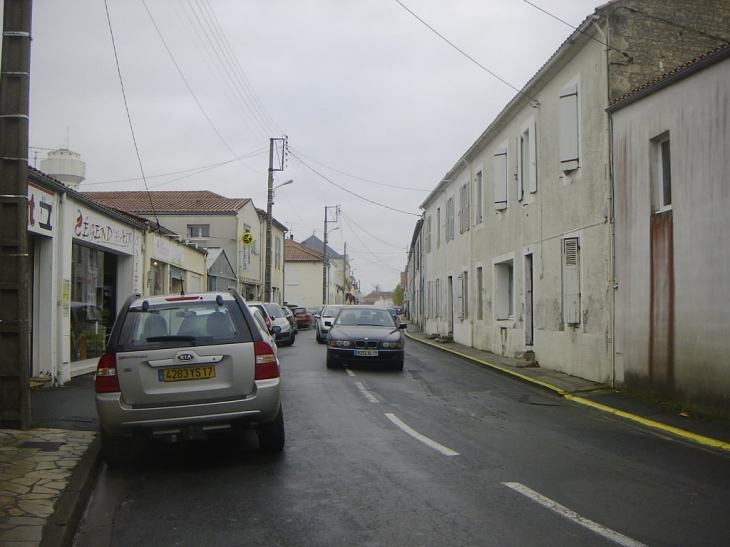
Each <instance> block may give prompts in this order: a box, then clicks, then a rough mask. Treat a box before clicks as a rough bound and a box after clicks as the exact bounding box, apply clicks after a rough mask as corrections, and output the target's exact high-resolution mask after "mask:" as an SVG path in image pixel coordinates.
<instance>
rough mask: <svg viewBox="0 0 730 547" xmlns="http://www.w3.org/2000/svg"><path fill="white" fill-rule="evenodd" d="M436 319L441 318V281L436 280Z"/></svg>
mask: <svg viewBox="0 0 730 547" xmlns="http://www.w3.org/2000/svg"><path fill="white" fill-rule="evenodd" d="M434 292H435V294H434V297H433V300H434V317H440V316H441V280H440V279H437V280H436V287H435V289H434Z"/></svg>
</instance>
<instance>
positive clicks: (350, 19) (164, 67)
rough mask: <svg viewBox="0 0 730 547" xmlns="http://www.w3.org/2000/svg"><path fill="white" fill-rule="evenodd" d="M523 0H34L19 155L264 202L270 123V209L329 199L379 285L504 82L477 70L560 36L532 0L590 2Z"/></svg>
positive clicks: (339, 230) (303, 233)
mask: <svg viewBox="0 0 730 547" xmlns="http://www.w3.org/2000/svg"><path fill="white" fill-rule="evenodd" d="M531 3H532V4H534V6H533V5H531V4H530V3H528V2H526V1H524V0H401V1H400V2H399V1H397V0H107V1H106V4H105V1H104V0H34V2H33V4H34V6H33V30H32V34H33V42H32V46H31V47H32V50H31V59H32V60H31V121H30V146H31V147H32V148H31V151H30V164H31V165H32V166H36V167H38V168H40V160H41V159H43V158H45V154H46V151H47V149H56V148H69V149H71V150H73V151H75V152H78V153H79V154H81V159H82V160H83V161H84V162H86V174H87V179H86V181H85V182H84V183H83V184H82V186H81V191H85V190H86V191H110V190H144V189H145V186H146V187H147V188H149V189H150V190H202V189H206V190H211V191H213V192H216V193H218V194H221V195H223V196H226V197H230V198H238V197H247V198H252V199H253V201H254V203H255V205H256V206H257V207H259V208H261V209H266V196H267V194H266V189H267V170H268V166H269V139H270V138H280V137H282V136H283V135H287V136H288V143H289V149H290V153H289V155H288V158H287V163H286V168H285V170H284V171H282V172H277V173H276V174H275V185H276V184H280V183H282V182H285V181H287V180H289V179H294V183H293V184H290V185H287V186H285V187H283V188H280V189H279V190H278V191H277V192H276V200H275V205H274V208H273V211H274V217H275V218H276V219H277V220H279V221H280V222H282V223H283V224H285V225H286V226H287V227H288V228H289V230H290V234H293V236H294V239H295V240H296V241H302V240H304V239H306V238H307V237H309V236H310V235H312V234H315V235H316V236H317V237H319V238H320V239H322V238H323V228H324V218H325V208H326V207H334V206H337V205H339V206H340V211H341V213H340V216H339V220H338V222H337V223H334V222H333V223H329V224H328V239H329V241H330V246H331V247H333V248H334V249H335V250H337V251H338V252H341V253H342V252H344V250H345V244H346V245H347V252H348V254H349V255H350V257H351V259H352V265H353V268H354V269H355V276H356V277H357V278H358V279H359V280H360V281H361V289H362V291H363V293H366V294H367V293H368V292H370V291H371V290H372V289H373V288H374V287H375V286H376V285H377V286H379V287H380V288H381V289H382V290H392V289H394V288H395V286H396V285H397V284H398V282H399V273H400V271H402V270H403V269H404V268H405V265H406V258H407V254H406V252H407V248H408V246H409V244H410V241H411V238H412V235H413V230H414V227H415V223H416V221H417V220H418V218H419V216H420V214H421V210H420V209H419V206H420V204H421V203H423V201H424V200H425V198H426V197H427V196H428V194H429V192H430V191H431V190H433V189H434V188H435V187H436V185H437V184H438V183H439V181H440V180H441V178H442V177H443V176H444V175H445V173H446V172H447V171H449V170H450V169H451V167H453V165H454V164H455V163H456V162H457V161H458V160H459V158H460V157H461V155H462V154H463V153H464V152H465V151H466V150H467V148H468V147H469V146H471V145H472V144H473V143H474V141H475V140H476V139H477V138H478V136H479V135H480V134H481V133H482V131H483V130H484V129H486V127H487V126H488V125H489V123H490V122H491V121H492V120H493V119H494V118H495V117H496V115H497V114H498V113H499V112H500V111H501V110H502V108H503V107H504V106H505V105H506V104H507V103H508V102H509V101H510V100H511V99H512V98H513V96H514V95H515V93H516V91H515V90H514V89H513V88H512V87H510V86H508V85H506V84H505V83H503V82H502V81H500V80H499V79H497V78H495V77H494V76H493V75H492V74H490V73H489V72H493V73H494V74H496V75H497V76H499V78H501V79H503V80H505V81H506V82H508V83H509V84H511V86H514V87H516V88H522V86H524V84H525V83H526V82H527V81H528V80H529V79H530V78H531V77H532V76H533V75H534V74H535V73H536V72H537V71H538V70H539V68H540V67H541V66H542V65H543V64H544V63H545V62H546V61H547V60H548V58H549V57H550V56H551V55H552V54H553V53H554V52H555V51H556V50H557V49H558V47H559V46H560V44H561V43H563V42H564V41H565V40H566V39H567V37H568V36H569V35H570V33H571V28H570V27H568V26H567V25H566V24H564V23H562V22H560V21H558V20H556V19H555V18H553V17H551V16H550V15H548V14H546V13H544V12H543V11H540V10H539V9H537V8H536V7H535V6H538V7H539V8H541V9H542V10H545V11H547V12H549V13H551V14H552V15H554V16H555V17H557V18H559V19H562V20H563V21H565V22H567V23H569V24H570V25H572V26H573V27H575V26H577V25H579V24H580V23H581V22H582V21H583V20H584V19H585V18H586V17H587V16H588V15H589V14H591V13H592V12H593V10H594V8H595V7H596V6H598V5H600V4H602V3H603V2H600V1H597V0H531ZM107 7H108V16H109V19H108V18H107V9H106V8H107ZM406 8H407V9H406ZM408 10H410V12H409V11H408ZM411 12H412V13H411ZM414 14H415V15H414ZM0 15H1V14H0ZM416 16H417V17H416ZM419 19H420V20H419ZM110 22H111V28H110ZM424 23H425V24H424ZM427 25H428V26H427ZM429 27H431V28H429ZM439 35H440V36H439ZM112 37H113V40H112ZM446 40H448V42H450V43H451V44H453V45H450V44H449V43H448V42H447V41H446ZM454 46H455V47H454ZM456 48H458V49H459V50H461V52H459V51H458V50H457V49H456ZM115 50H116V56H117V59H118V63H119V70H120V72H121V83H120V77H119V74H118V71H117V60H115ZM462 52H463V53H462ZM464 54H466V55H468V57H471V60H470V59H469V58H468V57H467V56H465V55H464ZM477 63H478V64H477ZM479 65H481V66H479ZM485 69H488V71H489V72H488V71H487V70H485ZM122 84H123V88H124V93H122ZM125 96H126V106H125ZM130 120H131V124H130ZM135 142H136V148H135ZM138 157H139V159H138ZM142 173H144V176H145V178H146V181H145V178H143V177H142ZM211 235H214V234H211Z"/></svg>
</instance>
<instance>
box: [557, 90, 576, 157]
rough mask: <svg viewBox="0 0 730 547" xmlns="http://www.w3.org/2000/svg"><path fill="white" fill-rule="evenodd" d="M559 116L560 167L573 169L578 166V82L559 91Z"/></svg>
mask: <svg viewBox="0 0 730 547" xmlns="http://www.w3.org/2000/svg"><path fill="white" fill-rule="evenodd" d="M559 117H560V120H559V130H560V169H562V170H563V171H573V170H574V169H578V166H579V146H580V125H579V123H578V84H575V85H571V86H568V87H566V88H565V89H563V90H562V91H561V92H560V106H559Z"/></svg>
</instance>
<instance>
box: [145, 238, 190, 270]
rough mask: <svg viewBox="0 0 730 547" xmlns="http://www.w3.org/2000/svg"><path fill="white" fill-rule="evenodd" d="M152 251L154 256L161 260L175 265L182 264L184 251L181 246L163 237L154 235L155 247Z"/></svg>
mask: <svg viewBox="0 0 730 547" xmlns="http://www.w3.org/2000/svg"><path fill="white" fill-rule="evenodd" d="M152 253H153V254H152V256H153V257H154V258H157V259H159V260H161V261H162V262H167V263H168V264H175V265H176V266H182V265H183V261H184V253H185V252H184V250H183V248H182V247H180V246H179V245H178V244H177V243H173V242H172V241H169V240H167V239H165V238H162V237H157V236H155V248H154V250H153V251H152Z"/></svg>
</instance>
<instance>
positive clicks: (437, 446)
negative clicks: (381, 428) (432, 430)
mask: <svg viewBox="0 0 730 547" xmlns="http://www.w3.org/2000/svg"><path fill="white" fill-rule="evenodd" d="M385 415H386V416H387V417H388V419H389V420H390V421H391V422H393V423H394V424H395V425H397V426H398V427H399V428H400V429H402V430H403V431H405V432H406V433H408V434H409V435H410V436H411V437H413V438H414V439H417V440H419V441H421V442H422V443H423V444H425V445H426V446H430V447H431V448H433V449H434V450H438V451H439V452H441V453H442V454H443V455H444V456H458V455H459V453H458V452H455V451H453V450H451V449H450V448H447V447H445V446H444V445H442V444H439V443H437V442H436V441H434V440H431V439H429V438H428V437H426V436H425V435H421V434H420V433H419V432H418V431H416V430H415V429H412V428H411V427H409V426H407V425H406V424H404V423H403V422H402V421H400V420H399V419H398V417H397V416H396V415H395V414H391V413H388V412H386V413H385Z"/></svg>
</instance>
